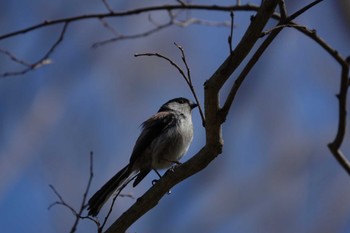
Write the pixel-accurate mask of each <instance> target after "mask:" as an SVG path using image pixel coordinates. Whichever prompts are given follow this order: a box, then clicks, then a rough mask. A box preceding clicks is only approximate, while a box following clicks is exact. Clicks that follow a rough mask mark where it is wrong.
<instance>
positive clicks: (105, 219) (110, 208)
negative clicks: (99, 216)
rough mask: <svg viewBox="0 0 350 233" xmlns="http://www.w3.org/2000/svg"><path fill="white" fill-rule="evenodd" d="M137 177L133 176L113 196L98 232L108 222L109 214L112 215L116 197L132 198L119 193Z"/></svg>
mask: <svg viewBox="0 0 350 233" xmlns="http://www.w3.org/2000/svg"><path fill="white" fill-rule="evenodd" d="M137 176H138V174H136V175H134V176H133V177H132V178H131V179H130V180H128V182H126V183H125V184H123V185H122V186H121V187H120V189H119V190H118V191H117V193H116V194H115V195H114V197H113V199H112V203H111V205H110V207H109V210H108V213H107V215H106V217H105V218H104V220H103V223H102V225H101V226H100V228H99V231H101V232H102V230H103V228H104V226H105V225H106V223H107V220H108V218H109V216H110V215H111V213H112V210H113V207H114V204H115V201H116V200H117V198H118V197H123V196H126V197H130V198H133V196H132V195H121V194H120V193H121V192H122V191H123V189H124V188H125V187H126V186H127V185H128V184H129V183H130V182H131V181H133V180H134V179H135V178H136V177H137Z"/></svg>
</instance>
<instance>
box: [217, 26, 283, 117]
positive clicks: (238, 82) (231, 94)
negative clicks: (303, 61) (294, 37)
mask: <svg viewBox="0 0 350 233" xmlns="http://www.w3.org/2000/svg"><path fill="white" fill-rule="evenodd" d="M282 29H283V27H280V28H277V29H276V30H274V31H273V32H272V33H270V34H269V36H268V37H267V38H266V39H265V40H264V42H263V43H262V44H261V45H260V46H259V48H258V49H257V50H256V52H255V53H254V55H253V56H252V58H251V59H250V60H249V61H248V63H247V65H246V66H245V67H244V68H243V70H242V72H241V73H240V74H239V76H238V77H237V79H236V80H235V82H234V84H233V86H232V87H231V89H230V92H229V94H228V96H227V98H226V100H225V103H224V105H223V107H222V108H221V109H220V114H219V116H220V118H221V122H225V120H226V117H227V114H228V112H229V110H230V109H231V105H232V103H233V101H234V99H235V97H236V95H237V92H238V90H239V88H240V87H241V85H242V83H243V81H244V80H245V78H246V77H247V75H248V74H249V72H250V71H251V69H252V68H253V67H254V66H255V64H256V62H257V61H258V60H259V59H260V57H261V55H262V54H263V53H264V52H265V50H266V49H267V48H268V46H269V45H270V44H271V42H272V41H273V40H274V39H275V38H276V36H277V35H278V33H279V32H280V31H282Z"/></svg>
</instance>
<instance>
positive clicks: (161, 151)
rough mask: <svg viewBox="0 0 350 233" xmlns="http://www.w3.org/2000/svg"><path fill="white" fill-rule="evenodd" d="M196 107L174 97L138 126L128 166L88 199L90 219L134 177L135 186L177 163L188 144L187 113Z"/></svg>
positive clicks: (190, 136)
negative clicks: (137, 135) (140, 129)
mask: <svg viewBox="0 0 350 233" xmlns="http://www.w3.org/2000/svg"><path fill="white" fill-rule="evenodd" d="M197 106H198V105H197V104H196V103H193V102H192V101H190V100H188V99H186V98H182V97H180V98H175V99H172V100H169V101H168V102H166V103H165V104H163V105H162V106H161V107H160V109H159V111H158V113H156V114H155V115H153V116H152V117H151V118H149V119H148V120H146V121H145V122H143V123H142V124H141V126H142V132H141V134H140V136H139V137H138V139H137V140H136V143H135V146H134V149H133V151H132V154H131V157H130V161H129V164H128V165H126V166H125V167H124V168H123V169H122V170H120V171H119V172H118V173H117V174H115V175H114V176H113V177H112V178H111V179H110V180H109V181H108V182H107V183H106V184H105V185H103V186H102V188H101V189H100V190H98V191H97V192H96V193H95V194H94V195H93V196H92V197H91V198H90V200H89V202H88V210H89V213H88V214H89V215H90V216H96V215H97V214H98V213H99V211H100V209H101V208H102V206H103V205H104V203H105V202H106V201H107V200H108V198H109V197H110V196H111V195H112V194H113V193H114V192H116V191H117V192H119V191H120V190H121V189H122V188H124V186H125V185H126V184H128V182H130V181H131V180H132V179H134V178H135V180H134V183H133V187H135V186H136V185H138V184H139V183H140V182H141V181H142V180H143V178H145V176H146V175H147V174H148V173H149V172H150V171H151V170H155V171H156V172H157V169H166V168H169V167H171V166H172V165H173V164H174V163H178V161H179V160H180V159H181V158H182V156H183V155H184V154H185V153H186V152H187V150H188V148H189V146H190V144H191V142H192V139H193V125H192V116H191V112H192V109H194V108H195V107H197ZM157 174H158V172H157Z"/></svg>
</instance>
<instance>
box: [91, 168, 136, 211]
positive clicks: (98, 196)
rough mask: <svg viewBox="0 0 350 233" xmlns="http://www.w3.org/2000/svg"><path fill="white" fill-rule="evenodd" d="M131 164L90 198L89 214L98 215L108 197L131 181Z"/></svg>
mask: <svg viewBox="0 0 350 233" xmlns="http://www.w3.org/2000/svg"><path fill="white" fill-rule="evenodd" d="M133 173H134V172H133V171H132V169H130V167H129V165H127V166H126V167H124V168H123V169H122V170H120V171H119V172H118V173H117V174H115V175H114V176H113V177H112V178H111V179H110V180H109V181H108V182H107V183H106V184H104V185H103V186H102V188H100V190H98V191H97V192H96V193H95V194H94V195H93V196H92V197H91V198H90V200H89V202H88V210H89V215H91V216H96V215H97V214H98V212H99V211H100V209H101V208H102V206H103V205H104V203H105V202H106V201H107V200H108V198H109V197H110V196H111V195H112V194H113V193H114V192H115V191H116V190H118V191H119V190H120V189H121V188H123V186H124V185H125V184H126V183H127V182H129V181H130V179H131V178H132V175H133Z"/></svg>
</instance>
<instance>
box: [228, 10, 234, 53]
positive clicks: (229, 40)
mask: <svg viewBox="0 0 350 233" xmlns="http://www.w3.org/2000/svg"><path fill="white" fill-rule="evenodd" d="M230 18H231V27H230V35H229V36H228V45H229V49H230V55H231V54H232V51H233V47H232V40H233V24H234V14H233V11H231V12H230Z"/></svg>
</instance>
